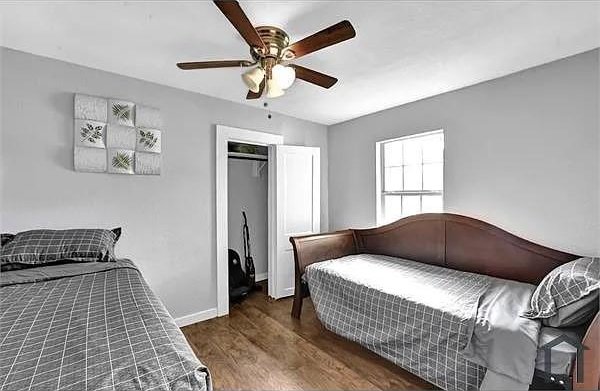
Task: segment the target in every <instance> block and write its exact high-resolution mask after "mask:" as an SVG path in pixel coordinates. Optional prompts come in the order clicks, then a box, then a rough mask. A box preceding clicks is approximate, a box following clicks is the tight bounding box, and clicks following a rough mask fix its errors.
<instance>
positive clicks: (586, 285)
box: [522, 257, 600, 319]
mask: <svg viewBox="0 0 600 391" xmlns="http://www.w3.org/2000/svg"><path fill="white" fill-rule="evenodd" d="M599 286H600V258H589V257H585V258H579V259H576V260H574V261H571V262H568V263H565V264H564V265H561V266H559V267H557V268H556V269H554V270H552V271H551V272H550V273H548V275H547V276H546V277H544V279H543V280H542V282H541V283H540V284H539V285H538V287H537V288H536V289H535V291H534V292H533V294H532V295H531V299H530V301H529V306H528V308H527V310H526V311H525V312H524V313H523V314H522V316H523V317H525V318H529V319H545V318H550V317H552V316H554V315H556V314H557V313H558V310H559V309H560V308H563V307H565V306H567V305H569V304H571V303H574V302H576V301H578V300H580V299H581V298H583V297H585V296H587V295H589V294H590V293H591V292H592V291H594V290H597V289H598V287H599Z"/></svg>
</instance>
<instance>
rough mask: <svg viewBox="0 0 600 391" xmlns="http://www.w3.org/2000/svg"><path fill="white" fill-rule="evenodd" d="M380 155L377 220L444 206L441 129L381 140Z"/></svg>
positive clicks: (386, 220)
mask: <svg viewBox="0 0 600 391" xmlns="http://www.w3.org/2000/svg"><path fill="white" fill-rule="evenodd" d="M377 155H378V170H377V171H378V177H379V178H378V183H377V192H378V194H377V196H378V197H377V198H378V201H377V203H378V205H377V218H378V220H377V222H378V224H387V223H390V222H392V221H394V220H397V219H399V218H401V217H406V216H409V215H413V214H417V213H428V212H441V211H442V210H443V207H444V204H443V196H444V132H443V131H442V130H439V131H434V132H427V133H421V134H417V135H414V136H408V137H402V138H399V139H394V140H386V141H381V142H378V143H377Z"/></svg>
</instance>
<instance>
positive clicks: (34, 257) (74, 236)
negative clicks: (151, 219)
mask: <svg viewBox="0 0 600 391" xmlns="http://www.w3.org/2000/svg"><path fill="white" fill-rule="evenodd" d="M120 234H121V229H120V228H117V229H115V230H112V231H110V230H106V229H67V230H49V229H37V230H33V231H25V232H19V233H18V234H16V235H15V237H14V239H13V240H11V241H10V242H8V243H7V244H6V245H4V246H2V248H0V264H1V265H3V266H5V265H8V264H26V265H42V264H46V263H51V262H56V261H62V260H72V261H79V262H94V261H102V262H108V261H114V260H115V254H114V246H115V243H116V241H117V240H118V239H119V236H120Z"/></svg>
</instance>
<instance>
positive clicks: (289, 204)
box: [215, 125, 320, 316]
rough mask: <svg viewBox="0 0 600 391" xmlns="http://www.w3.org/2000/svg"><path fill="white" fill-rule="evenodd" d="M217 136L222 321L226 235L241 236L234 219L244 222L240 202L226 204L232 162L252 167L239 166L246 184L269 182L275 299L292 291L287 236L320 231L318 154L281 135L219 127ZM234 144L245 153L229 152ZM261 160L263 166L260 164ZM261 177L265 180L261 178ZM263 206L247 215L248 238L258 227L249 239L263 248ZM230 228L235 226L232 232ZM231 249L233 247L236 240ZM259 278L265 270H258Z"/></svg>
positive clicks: (268, 274) (226, 308)
mask: <svg viewBox="0 0 600 391" xmlns="http://www.w3.org/2000/svg"><path fill="white" fill-rule="evenodd" d="M216 133H217V134H216V153H215V156H216V197H215V204H216V220H217V221H216V245H217V247H216V258H217V259H216V261H217V316H223V315H227V314H228V313H229V249H230V248H231V246H230V232H231V235H232V237H233V236H234V235H239V229H240V227H239V226H240V221H239V220H237V221H236V219H235V217H237V218H240V219H243V217H242V214H241V208H242V207H241V206H240V205H241V203H242V202H238V203H237V204H235V206H232V208H234V207H235V209H236V210H231V211H230V210H229V208H230V205H234V204H230V202H229V201H230V195H231V194H230V190H229V187H230V186H229V185H230V178H229V174H230V173H229V168H230V161H233V160H243V159H240V158H244V157H245V158H247V159H246V160H250V161H251V164H250V166H246V167H245V168H243V167H242V169H241V171H240V172H246V173H249V174H250V176H251V177H250V178H245V179H247V180H254V181H256V182H252V183H253V185H257V187H259V188H260V186H263V185H264V182H266V183H267V191H266V194H267V207H266V214H267V216H266V224H267V227H266V232H267V235H266V240H267V255H266V258H267V260H266V261H267V262H266V269H267V270H266V278H267V280H268V284H267V285H268V291H267V294H268V295H269V296H270V297H272V298H275V299H278V298H281V297H286V296H289V295H291V294H293V291H294V257H293V251H292V247H291V244H290V242H289V238H290V236H298V235H308V234H313V233H318V232H319V229H320V186H319V184H320V149H319V148H315V147H305V146H291V145H282V144H283V136H280V135H275V134H271V133H264V132H258V131H252V130H246V129H239V128H232V127H228V126H222V125H217V129H216ZM235 145H238V146H240V145H242V146H246V147H245V148H246V149H244V150H243V151H240V150H238V151H230V148H231V146H235ZM265 151H266V155H265V154H264V153H265ZM231 152H233V154H231ZM247 152H252V153H249V154H248V153H247ZM247 155H250V156H247ZM230 158H232V159H230ZM265 160H266V163H267V164H266V165H265V164H263V163H264V161H265ZM233 164H235V163H232V165H233ZM235 175H236V176H237V175H238V174H237V173H236V174H235ZM261 175H264V176H263V177H262V178H261ZM231 179H234V178H231ZM235 191H237V192H243V189H241V187H238V186H237V185H236V188H235ZM259 193H260V194H263V197H264V188H262V190H260V191H257V194H259ZM261 201H262V202H264V199H262V200H258V202H261ZM236 202H237V201H236ZM256 205H258V204H256ZM262 205H263V207H264V204H262ZM263 207H256V208H255V209H256V211H254V210H250V208H248V210H247V211H246V212H247V217H248V222H249V225H250V224H255V225H256V227H255V229H252V227H250V232H251V233H252V232H255V233H256V232H257V230H256V228H259V227H258V225H262V229H260V228H259V231H260V232H261V233H260V235H258V236H257V235H253V236H252V237H251V240H253V239H252V238H253V237H254V240H260V241H261V245H262V246H263V249H264V240H265V237H264V221H265V216H264V208H263ZM259 210H260V212H257V211H259ZM251 213H252V214H251ZM256 213H261V214H262V216H257V215H256ZM230 215H231V217H230ZM251 216H253V217H251ZM230 224H232V225H233V226H232V227H230ZM236 231H237V233H236ZM239 237H240V236H238V238H239ZM257 243H259V242H257ZM231 244H234V245H235V241H232V243H231ZM261 251H262V250H261ZM240 255H241V256H243V254H240ZM252 255H253V256H254V252H253V254H252ZM261 257H264V255H262V256H261ZM261 262H264V260H261ZM263 265H264V264H263ZM255 266H256V265H255ZM261 267H262V266H261ZM260 273H265V271H262V272H261V271H260V270H259V271H258V274H260ZM263 276H264V274H263V275H262V276H260V277H263Z"/></svg>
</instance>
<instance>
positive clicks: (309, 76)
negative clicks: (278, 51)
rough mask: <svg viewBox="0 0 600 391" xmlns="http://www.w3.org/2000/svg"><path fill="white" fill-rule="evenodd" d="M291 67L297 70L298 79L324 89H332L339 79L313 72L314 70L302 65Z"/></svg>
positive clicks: (292, 65)
mask: <svg viewBox="0 0 600 391" xmlns="http://www.w3.org/2000/svg"><path fill="white" fill-rule="evenodd" d="M289 66H290V67H292V68H294V69H295V70H296V78H298V79H302V80H304V81H307V82H309V83H312V84H316V85H318V86H321V87H323V88H331V87H332V86H333V85H334V84H335V83H337V81H338V79H336V78H335V77H333V76H329V75H326V74H324V73H321V72H317V71H313V70H312V69H308V68H305V67H303V66H300V65H294V64H290V65H289Z"/></svg>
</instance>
